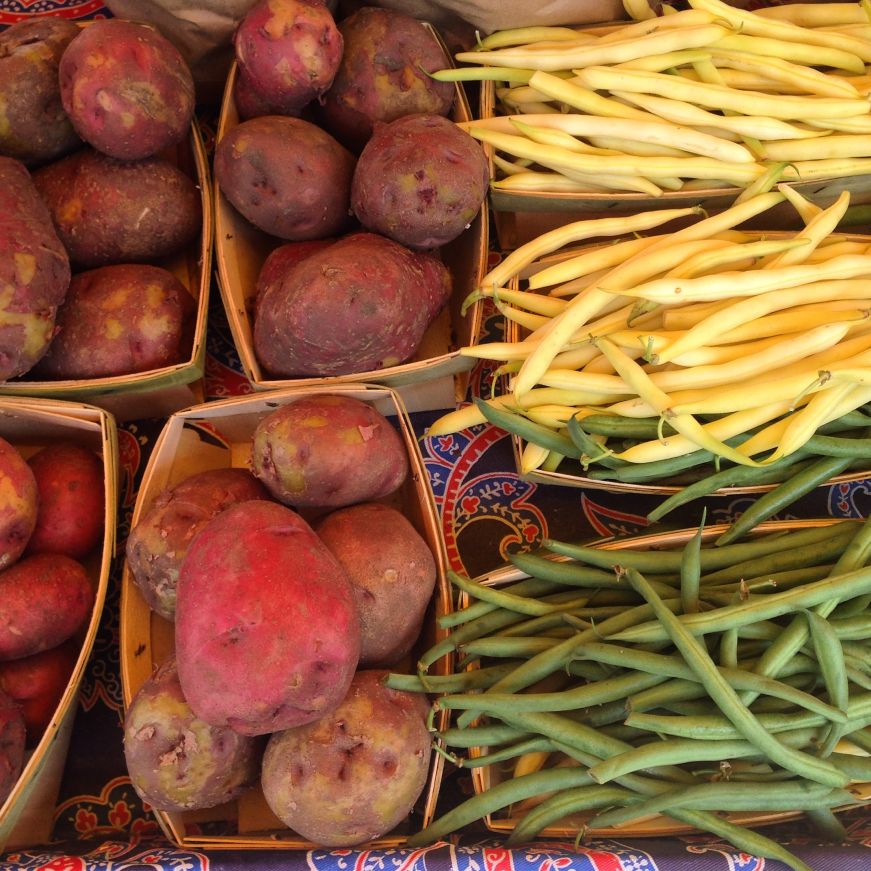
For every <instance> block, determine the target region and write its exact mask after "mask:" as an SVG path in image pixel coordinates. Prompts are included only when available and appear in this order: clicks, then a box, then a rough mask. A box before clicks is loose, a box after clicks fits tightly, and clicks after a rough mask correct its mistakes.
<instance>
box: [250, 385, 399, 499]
mask: <svg viewBox="0 0 871 871" xmlns="http://www.w3.org/2000/svg"><path fill="white" fill-rule="evenodd" d="M251 462H252V468H253V471H254V474H255V475H256V476H257V477H258V478H259V479H260V480H261V481H262V482H263V483H264V484H265V485H266V487H267V489H268V490H269V491H270V493H271V494H272V496H273V497H274V498H275V499H277V500H279V501H280V502H283V503H284V504H286V505H292V506H295V507H316V508H342V507H345V506H346V505H353V504H354V503H355V502H366V501H370V500H373V499H380V498H382V497H384V496H388V495H389V494H391V493H393V492H395V491H396V490H397V489H398V488H399V487H400V486H401V484H402V483H403V482H404V481H405V479H406V477H407V475H408V456H407V454H406V451H405V446H404V445H403V443H402V439H401V438H400V436H399V434H398V433H397V431H396V430H395V429H394V428H393V426H391V424H390V422H389V421H388V420H387V418H386V417H384V415H382V414H381V413H380V412H379V411H378V410H377V409H375V408H373V407H372V406H371V405H368V404H367V403H365V402H362V401H361V400H359V399H355V398H353V397H351V396H341V395H338V394H326V393H321V394H315V395H312V396H307V397H303V398H301V399H298V400H297V401H296V402H293V403H290V404H288V405H284V406H282V407H281V408H278V409H276V410H275V411H273V412H270V413H269V414H268V415H267V416H266V417H264V418H263V419H262V420H261V421H260V423H259V424H258V425H257V427H256V429H255V430H254V435H253V438H252V449H251Z"/></svg>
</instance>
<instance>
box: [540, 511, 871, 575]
mask: <svg viewBox="0 0 871 871" xmlns="http://www.w3.org/2000/svg"><path fill="white" fill-rule="evenodd" d="M843 527H847V528H852V529H856V528H858V524H857V523H856V521H854V520H842V521H840V522H838V523H835V524H832V525H829V526H811V527H808V528H806V529H799V530H795V531H789V532H786V533H783V534H781V535H762V536H759V537H758V538H754V539H753V540H751V541H746V542H741V543H739V544H734V545H730V546H729V547H719V548H704V549H703V550H702V552H701V554H700V557H699V559H700V563H701V568H702V571H704V572H712V571H715V570H716V569H721V568H725V567H726V566H729V565H733V564H734V563H736V562H743V561H744V560H750V559H754V558H759V557H762V556H765V555H767V554H771V553H775V552H778V551H780V552H786V551H789V550H792V549H793V548H796V547H803V546H804V545H806V544H813V543H815V542H818V541H824V540H825V539H827V538H830V537H831V536H832V535H838V534H841V532H842V531H843V529H842V528H843ZM542 547H543V548H545V549H547V550H550V551H553V552H554V553H559V554H562V555H564V556H568V557H571V558H572V559H576V560H578V561H579V562H583V563H586V564H588V565H592V566H598V567H599V568H615V567H617V566H632V568H635V569H638V571H640V572H655V573H660V574H662V573H666V572H673V573H675V574H678V573H679V572H680V566H681V559H682V554H681V552H680V551H667V550H651V551H645V550H632V549H622V550H604V549H602V548H598V547H589V546H585V545H576V544H569V543H567V542H561V541H555V540H553V539H545V540H544V541H543V542H542Z"/></svg>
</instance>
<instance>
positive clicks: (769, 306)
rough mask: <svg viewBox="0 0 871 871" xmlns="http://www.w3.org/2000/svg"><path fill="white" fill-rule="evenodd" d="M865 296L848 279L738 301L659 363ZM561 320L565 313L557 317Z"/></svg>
mask: <svg viewBox="0 0 871 871" xmlns="http://www.w3.org/2000/svg"><path fill="white" fill-rule="evenodd" d="M867 293H868V282H867V280H863V279H850V280H842V281H817V282H812V283H811V284H806V285H802V286H801V287H798V288H786V289H782V290H773V291H769V292H768V293H762V294H759V295H758V296H751V297H748V298H739V299H737V300H736V301H734V302H732V304H731V305H729V306H726V307H725V308H723V309H720V310H719V311H717V312H716V313H715V314H712V315H710V316H708V317H706V318H703V319H702V320H701V321H699V322H698V323H697V324H696V325H695V326H693V327H690V329H688V330H687V331H686V332H685V333H684V334H683V336H681V337H680V338H679V339H678V340H677V341H676V342H675V343H674V344H673V345H670V346H669V347H668V348H665V349H664V350H663V351H661V352H660V354H659V359H660V362H661V363H667V362H669V361H671V360H675V359H677V358H678V357H679V356H680V355H682V354H685V353H686V352H687V351H690V350H693V349H695V348H701V347H703V346H705V345H710V344H712V342H713V340H715V339H716V338H717V337H718V336H721V335H723V334H724V333H726V332H728V331H729V330H734V329H735V328H736V327H739V326H741V325H742V324H746V323H748V322H750V321H753V320H755V319H756V318H761V317H762V316H763V315H767V314H771V313H772V312H775V311H780V310H782V309H787V308H790V307H791V306H794V305H804V304H807V303H815V302H826V301H828V300H831V299H850V298H853V299H862V298H863V297H864V296H865V295H866V294H867ZM567 311H568V310H567ZM564 316H565V313H563V314H562V315H560V317H564Z"/></svg>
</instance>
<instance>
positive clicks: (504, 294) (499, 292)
mask: <svg viewBox="0 0 871 871" xmlns="http://www.w3.org/2000/svg"><path fill="white" fill-rule="evenodd" d="M494 296H496V297H498V298H499V299H500V300H502V301H503V302H507V303H510V304H511V305H517V306H520V307H521V308H525V309H527V310H528V311H531V312H535V313H536V314H540V315H546V316H547V317H549V318H552V317H554V316H556V315H558V314H559V313H560V312H561V311H563V310H564V309H565V307H566V305H567V303H566V302H565V301H564V300H561V299H554V298H553V297H551V296H544V295H542V294H540V293H529V292H528V291H524V290H515V289H514V288H508V287H500V288H492V287H481V288H479V289H478V290H476V291H474V292H473V293H471V294H470V295H469V297H468V298H467V299H466V301H465V302H464V303H463V310H464V311H465V310H466V309H467V308H468V306H469V305H470V304H471V303H472V302H476V301H477V300H478V299H481V298H487V297H489V298H493V297H494Z"/></svg>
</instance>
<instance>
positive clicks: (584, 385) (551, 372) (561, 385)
mask: <svg viewBox="0 0 871 871" xmlns="http://www.w3.org/2000/svg"><path fill="white" fill-rule="evenodd" d="M541 384H543V385H544V386H545V387H555V388H557V389H558V390H583V391H585V392H589V393H596V394H601V395H605V396H611V395H614V394H624V395H627V394H632V393H634V392H635V391H634V390H633V389H632V388H631V387H630V386H629V385H627V384H626V383H625V382H624V380H623V379H622V378H621V377H620V376H618V375H609V374H607V373H602V372H577V371H575V370H573V369H548V371H547V372H546V373H545V374H544V375H543V376H542V378H541Z"/></svg>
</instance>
